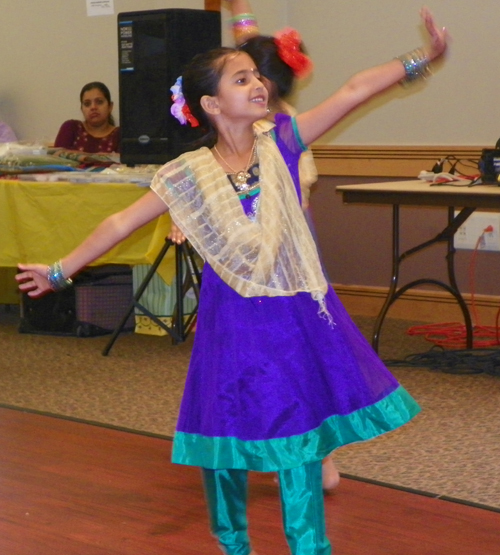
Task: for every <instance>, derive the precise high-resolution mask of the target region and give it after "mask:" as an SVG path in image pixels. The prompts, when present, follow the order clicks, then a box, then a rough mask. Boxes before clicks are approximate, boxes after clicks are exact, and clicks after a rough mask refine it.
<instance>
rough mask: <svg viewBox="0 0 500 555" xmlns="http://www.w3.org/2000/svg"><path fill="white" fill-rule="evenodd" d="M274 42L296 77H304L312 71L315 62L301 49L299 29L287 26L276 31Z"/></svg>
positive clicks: (279, 53)
mask: <svg viewBox="0 0 500 555" xmlns="http://www.w3.org/2000/svg"><path fill="white" fill-rule="evenodd" d="M274 42H275V43H276V46H277V47H278V56H279V57H280V58H281V59H282V60H283V61H284V62H285V64H286V65H288V66H290V68H291V69H292V71H293V73H294V75H295V77H297V78H298V79H302V78H303V77H307V76H308V75H309V73H311V71H312V68H313V63H312V61H311V58H309V56H307V55H306V54H304V53H303V52H301V51H300V45H301V44H302V39H301V37H300V35H299V33H298V31H296V30H295V29H292V28H290V27H287V28H286V29H283V31H279V32H278V33H276V35H275V38H274Z"/></svg>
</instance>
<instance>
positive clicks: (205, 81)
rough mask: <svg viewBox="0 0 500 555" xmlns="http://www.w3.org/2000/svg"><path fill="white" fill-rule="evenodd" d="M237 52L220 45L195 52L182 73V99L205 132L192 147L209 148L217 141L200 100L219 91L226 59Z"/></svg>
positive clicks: (214, 129) (213, 128)
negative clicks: (206, 50)
mask: <svg viewBox="0 0 500 555" xmlns="http://www.w3.org/2000/svg"><path fill="white" fill-rule="evenodd" d="M237 53H238V50H236V49H235V48H226V47H222V48H216V49H214V50H209V51H208V52H203V53H201V54H197V55H196V56H195V57H194V58H193V59H192V60H191V61H190V62H189V64H188V65H187V66H186V68H185V70H184V71H183V73H182V93H183V95H184V99H185V100H186V104H187V105H188V107H189V109H190V111H191V113H192V114H193V116H194V117H195V118H196V119H197V120H198V122H199V124H200V127H201V128H202V129H203V131H204V132H205V133H204V135H203V137H201V138H200V139H199V140H198V141H196V142H195V143H194V144H193V145H191V146H193V147H199V146H207V147H209V148H211V147H212V146H213V145H214V144H215V143H216V142H217V129H216V128H215V126H214V125H213V124H212V122H211V120H210V118H209V117H208V116H207V114H206V112H205V110H203V108H202V107H201V104H200V101H201V98H202V97H203V96H205V95H208V96H215V95H216V94H217V93H218V92H219V85H220V80H221V76H222V72H223V70H224V66H225V63H226V59H227V57H228V56H229V55H231V54H237ZM188 125H189V124H188Z"/></svg>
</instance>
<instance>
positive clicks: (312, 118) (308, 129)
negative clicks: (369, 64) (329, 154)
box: [297, 8, 448, 145]
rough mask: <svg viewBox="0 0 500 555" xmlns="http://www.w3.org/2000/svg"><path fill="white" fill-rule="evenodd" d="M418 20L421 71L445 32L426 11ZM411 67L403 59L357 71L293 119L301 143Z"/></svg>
mask: <svg viewBox="0 0 500 555" xmlns="http://www.w3.org/2000/svg"><path fill="white" fill-rule="evenodd" d="M421 17H422V21H423V23H424V25H425V28H426V29H427V32H428V33H429V45H428V46H427V47H425V48H422V49H421V50H420V53H419V55H420V56H421V61H423V65H422V66H420V68H422V67H423V68H425V65H426V63H430V62H432V61H433V60H435V59H436V58H438V57H439V56H441V55H442V54H443V53H444V51H445V50H446V46H447V41H448V33H447V31H446V29H445V28H444V27H443V28H438V27H437V25H436V24H435V22H434V18H433V17H432V15H431V13H430V12H429V10H428V9H427V8H423V9H422V10H421ZM412 69H414V67H413V66H412V64H411V63H408V62H407V60H404V59H394V60H391V61H390V62H387V63H385V64H382V65H379V66H376V67H373V68H370V69H367V70H364V71H361V72H360V73H357V74H356V75H354V76H353V77H351V78H350V79H349V80H348V81H347V82H346V83H345V84H344V85H343V86H342V87H341V88H340V89H339V90H337V91H336V92H335V93H334V94H333V95H332V96H330V97H329V98H327V99H326V100H325V101H324V102H322V103H321V104H319V105H318V106H316V107H315V108H312V109H311V110H308V111H307V112H304V113H303V114H299V115H298V116H297V125H298V128H299V132H300V136H301V138H302V141H303V142H304V143H305V144H306V145H309V144H311V143H312V142H313V141H315V140H316V139H318V138H319V137H321V135H323V134H324V133H326V131H328V130H329V129H331V128H332V127H334V126H335V124H337V123H338V122H339V121H340V120H341V119H342V118H343V117H344V116H346V115H347V114H348V113H349V112H351V111H352V110H354V109H355V108H357V107H358V106H360V105H361V104H363V103H364V102H366V101H367V100H369V99H370V98H372V97H374V96H376V95H377V94H379V93H381V92H383V91H385V90H387V89H389V88H390V87H392V86H393V85H395V84H396V83H398V82H401V81H404V80H405V79H407V78H408V77H413V78H414V77H415V75H412V74H411V71H412Z"/></svg>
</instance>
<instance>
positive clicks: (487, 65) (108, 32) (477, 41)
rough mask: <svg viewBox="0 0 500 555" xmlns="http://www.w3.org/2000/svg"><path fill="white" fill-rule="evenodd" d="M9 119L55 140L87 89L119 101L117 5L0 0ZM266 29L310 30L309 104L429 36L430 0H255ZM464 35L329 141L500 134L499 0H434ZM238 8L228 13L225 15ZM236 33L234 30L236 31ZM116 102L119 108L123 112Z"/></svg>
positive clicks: (192, 0) (129, 4)
mask: <svg viewBox="0 0 500 555" xmlns="http://www.w3.org/2000/svg"><path fill="white" fill-rule="evenodd" d="M0 3H1V4H2V6H1V7H2V10H1V14H2V17H1V19H0V52H1V53H2V60H1V64H0V117H1V118H3V119H4V120H6V121H7V122H8V123H10V124H11V125H12V126H13V127H14V129H15V131H16V132H17V133H18V134H19V136H20V137H21V138H22V139H38V140H52V139H53V138H54V136H55V133H56V132H57V129H58V127H59V125H60V123H61V122H62V121H64V120H65V119H67V118H71V117H79V105H78V93H79V91H80V88H81V86H82V85H83V84H84V83H86V82H88V81H92V80H102V81H104V82H106V83H107V84H108V86H109V87H110V89H111V91H112V93H113V95H114V97H115V100H117V98H118V75H117V38H116V14H115V15H114V16H100V17H87V14H86V2H85V0H46V1H45V2H39V1H34V0H16V1H15V2H13V1H9V0H0ZM252 5H253V8H254V12H255V13H256V15H257V16H258V19H259V21H260V23H261V29H262V31H263V32H265V33H271V32H273V31H274V30H276V29H279V28H282V27H284V26H286V25H292V26H295V27H297V28H298V29H300V31H301V32H302V35H303V37H304V41H305V43H306V45H307V48H308V50H309V52H310V54H311V56H312V57H313V59H314V61H315V67H316V71H315V73H314V76H313V77H312V78H311V79H310V80H309V81H308V82H307V83H304V84H303V86H302V88H301V90H300V91H299V92H298V94H297V96H296V100H297V105H298V106H299V108H301V109H306V108H308V107H310V106H312V105H313V104H314V103H316V102H318V101H320V100H321V99H323V98H324V97H325V96H326V94H327V93H329V92H330V91H332V90H334V89H335V88H336V87H338V86H339V85H340V84H341V83H342V82H343V81H344V80H345V79H346V78H347V77H349V75H351V74H352V73H353V72H354V71H357V70H359V69H362V68H365V67H368V66H371V65H374V64H376V63H379V62H383V61H385V60H387V59H390V58H392V57H393V56H395V55H398V54H401V53H403V52H405V51H407V50H410V49H411V48H413V47H415V46H418V45H419V44H421V42H422V32H421V28H420V27H419V19H418V10H419V8H420V5H421V0H418V1H417V0H377V2H367V1H366V0H307V1H304V0H288V1H286V0H253V1H252ZM114 6H115V12H116V13H119V12H123V11H136V10H144V9H160V8H178V7H185V8H195V9H201V8H203V6H204V2H203V0H182V1H180V0H177V1H176V0H114ZM430 7H431V9H432V10H433V11H434V13H435V15H436V17H437V18H438V20H439V22H442V23H443V24H446V25H447V27H448V28H449V29H450V32H451V34H452V36H453V44H452V48H451V51H450V55H449V57H448V60H447V63H446V64H445V65H444V66H443V67H442V68H440V69H438V70H437V71H436V74H435V75H434V77H433V78H432V79H431V80H430V81H429V82H428V83H427V84H426V85H424V86H422V87H420V86H418V87H415V88H413V89H411V90H408V91H404V90H402V89H399V88H397V89H395V91H394V92H393V93H391V95H390V96H389V97H384V98H383V99H377V100H375V101H374V102H372V103H370V104H369V105H368V106H366V107H364V108H363V109H362V110H361V111H360V112H359V113H358V114H357V115H355V116H351V117H349V118H348V119H347V120H346V121H345V122H344V123H343V124H342V125H340V126H339V127H338V128H337V130H335V131H334V132H332V133H330V134H328V135H327V136H326V137H324V138H323V139H322V140H321V141H320V142H321V143H335V144H366V145H370V144H371V145H373V144H379V145H395V144H403V145H443V144H444V145H486V144H492V143H495V142H496V140H497V139H498V137H499V136H500V103H498V102H496V99H495V93H496V89H497V80H498V76H497V68H498V67H500V49H498V48H497V47H496V38H497V35H498V22H500V3H499V2H498V0H478V1H476V2H470V1H468V0H454V1H453V2H450V1H449V0H448V1H445V0H434V1H433V2H431V3H430ZM226 14H227V11H225V12H224V15H226ZM225 42H229V35H228V34H227V33H225ZM116 111H117V110H116Z"/></svg>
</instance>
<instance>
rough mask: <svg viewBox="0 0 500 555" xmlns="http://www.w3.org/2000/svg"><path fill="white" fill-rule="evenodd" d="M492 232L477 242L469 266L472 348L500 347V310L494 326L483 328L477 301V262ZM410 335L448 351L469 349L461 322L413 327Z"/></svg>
mask: <svg viewBox="0 0 500 555" xmlns="http://www.w3.org/2000/svg"><path fill="white" fill-rule="evenodd" d="M489 231H492V230H491V229H489V228H486V229H485V230H484V231H483V233H482V234H481V235H480V237H479V238H478V240H477V242H476V246H475V248H474V251H473V253H472V258H471V263H470V266H469V287H470V291H471V306H470V311H471V316H472V322H473V328H472V348H473V349H481V348H486V347H497V346H498V345H500V330H499V327H498V321H499V318H500V309H499V310H498V311H497V315H496V320H495V325H494V326H482V325H481V324H480V321H479V315H478V312H477V307H476V299H475V285H476V284H475V273H476V261H477V252H478V250H479V245H480V244H481V241H482V240H483V237H484V234H485V233H488V232H489ZM406 333H407V334H408V335H422V336H423V337H424V338H425V339H426V340H427V341H430V342H431V343H434V344H435V345H438V346H440V347H443V348H445V349H446V348H447V349H465V348H466V347H467V343H466V339H467V330H466V327H465V325H464V324H462V323H460V322H445V323H441V324H426V325H423V326H413V327H411V328H409V329H408V330H407V332H406Z"/></svg>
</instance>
